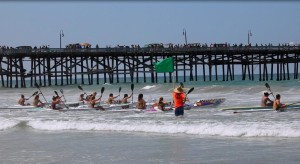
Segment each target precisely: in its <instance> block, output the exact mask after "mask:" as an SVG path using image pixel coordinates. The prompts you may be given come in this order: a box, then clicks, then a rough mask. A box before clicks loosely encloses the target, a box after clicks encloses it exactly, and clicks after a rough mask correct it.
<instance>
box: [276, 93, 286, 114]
mask: <svg viewBox="0 0 300 164" xmlns="http://www.w3.org/2000/svg"><path fill="white" fill-rule="evenodd" d="M280 98H281V97H280V94H277V95H276V99H275V101H274V103H273V109H274V110H277V111H278V110H281V109H283V108H286V105H285V104H281V103H280Z"/></svg>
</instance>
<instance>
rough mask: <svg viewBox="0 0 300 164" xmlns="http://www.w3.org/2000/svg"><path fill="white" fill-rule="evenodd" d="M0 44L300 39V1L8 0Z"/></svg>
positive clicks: (0, 9)
mask: <svg viewBox="0 0 300 164" xmlns="http://www.w3.org/2000/svg"><path fill="white" fill-rule="evenodd" d="M0 15H1V23H0V29H1V30H0V45H7V46H13V47H15V46H20V45H30V46H41V45H50V47H51V48H58V47H59V38H60V30H63V33H64V37H63V38H62V45H63V47H64V46H65V45H66V44H69V43H83V42H89V43H91V44H92V47H94V46H95V45H96V44H99V46H100V47H105V46H107V45H111V46H115V45H118V44H119V45H131V44H140V45H141V46H143V45H145V44H148V43H175V44H184V36H183V29H186V31H187V40H188V42H189V43H208V44H210V43H224V42H227V43H231V44H234V43H243V44H246V43H247V35H248V30H251V32H252V34H253V35H252V37H250V42H251V43H252V44H255V43H258V44H261V43H262V44H268V43H273V44H275V45H277V44H278V43H289V42H296V43H300V19H299V16H300V2H295V1H287V2H285V1H279V2H278V1H263V2H259V1H253V2H251V1H247V2H243V1H213V2H209V1H200V2H196V1H188V2H185V1H163V2H157V1H143V2H138V1H125V2H122V1H114V2H108V1H88V2H85V1H70V2H68V1H63V2H59V1H53V2H51V1H46V2H37V1H27V2H20V1H14V2H9V1H2V2H0Z"/></svg>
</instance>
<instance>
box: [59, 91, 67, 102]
mask: <svg viewBox="0 0 300 164" xmlns="http://www.w3.org/2000/svg"><path fill="white" fill-rule="evenodd" d="M60 93H61V94H62V97H63V98H64V101H65V102H67V100H66V98H65V95H64V91H63V89H60Z"/></svg>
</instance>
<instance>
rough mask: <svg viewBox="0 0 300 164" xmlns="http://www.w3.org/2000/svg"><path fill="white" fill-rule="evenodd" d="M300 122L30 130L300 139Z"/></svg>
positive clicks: (67, 124)
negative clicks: (289, 124)
mask: <svg viewBox="0 0 300 164" xmlns="http://www.w3.org/2000/svg"><path fill="white" fill-rule="evenodd" d="M299 124H300V122H295V123H293V126H289V127H287V126H282V125H276V124H275V122H268V123H261V122H260V123H255V122H252V123H249V122H230V123H228V124H224V123H221V122H217V123H213V122H194V123H182V122H177V121H176V120H175V121H174V122H154V121H129V120H125V121H121V122H86V121H57V120H52V121H30V122H29V123H28V125H29V126H31V127H33V128H35V129H40V130H50V131H60V130H79V131H126V132H147V133H162V134H179V133H183V134H192V135H200V136H226V137H300V130H299Z"/></svg>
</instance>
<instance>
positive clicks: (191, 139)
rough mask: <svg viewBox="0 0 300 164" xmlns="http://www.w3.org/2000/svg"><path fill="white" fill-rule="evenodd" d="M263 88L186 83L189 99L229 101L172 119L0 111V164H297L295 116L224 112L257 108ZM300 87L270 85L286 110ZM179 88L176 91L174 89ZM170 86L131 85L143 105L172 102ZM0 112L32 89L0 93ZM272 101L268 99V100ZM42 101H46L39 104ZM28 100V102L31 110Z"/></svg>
mask: <svg viewBox="0 0 300 164" xmlns="http://www.w3.org/2000/svg"><path fill="white" fill-rule="evenodd" d="M265 83H266V82H259V81H239V80H237V81H233V82H232V81H230V82H229V81H228V82H227V81H225V82H223V81H220V82H200V81H198V82H186V83H184V87H185V88H187V89H189V88H192V87H194V88H195V89H194V91H193V92H191V93H190V94H189V95H188V98H189V99H190V101H191V102H194V101H196V100H199V99H212V98H226V101H225V102H224V103H222V104H221V105H219V106H216V107H206V108H197V109H191V110H186V111H185V115H184V117H183V118H176V117H175V116H174V113H173V112H166V113H136V112H108V111H96V110H95V111H65V112H60V111H49V110H46V111H29V110H22V109H21V110H16V109H14V110H12V109H0V145H1V146H0V163H236V164H238V163H300V157H299V150H300V110H299V111H297V110H294V111H288V112H255V113H240V114H233V113H232V112H228V111H221V110H220V109H222V108H228V107H240V106H256V105H259V104H260V99H261V97H262V95H263V92H264V91H267V90H268V89H267V88H266V87H265ZM299 83H300V81H299V80H288V81H269V82H268V84H269V85H270V86H271V90H272V92H273V94H274V95H275V94H281V96H282V99H281V101H282V102H283V103H287V104H289V103H295V102H300V96H299V94H300V85H299ZM130 85H131V84H130V83H127V84H125V83H121V84H103V85H83V86H82V87H83V89H84V91H85V92H87V93H92V92H94V91H96V92H98V93H100V90H101V87H105V91H104V93H103V99H106V98H107V97H108V94H109V93H113V94H114V95H118V94H119V87H121V88H122V89H121V92H120V94H121V95H123V94H125V93H128V94H130V93H131V88H130ZM175 85H179V84H175ZM40 89H41V91H42V92H43V94H44V95H45V97H46V99H48V100H49V99H51V97H52V96H53V95H54V91H57V92H58V93H60V92H59V91H60V89H63V93H64V96H65V98H66V100H67V102H68V101H69V102H72V101H77V99H78V97H79V94H81V93H82V91H81V90H79V89H78V86H77V85H71V86H52V87H41V88H40ZM172 89H173V85H172V84H152V83H148V84H145V83H140V84H134V90H133V100H134V101H136V100H137V96H138V94H139V93H143V94H144V98H145V100H146V101H147V102H152V101H154V100H157V99H158V98H159V97H160V96H163V97H164V98H165V99H166V100H167V101H171V94H172ZM0 90H1V94H0V106H2V107H4V106H10V105H14V104H16V102H17V100H18V98H19V97H20V94H24V95H25V97H29V96H31V95H32V94H33V93H34V92H35V91H38V89H37V88H22V89H20V88H19V89H15V88H12V89H11V88H0ZM270 98H271V99H273V97H272V95H270ZM41 99H43V98H42V97H41ZM32 100H33V99H32V98H31V99H30V100H29V102H30V103H31V101H32Z"/></svg>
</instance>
